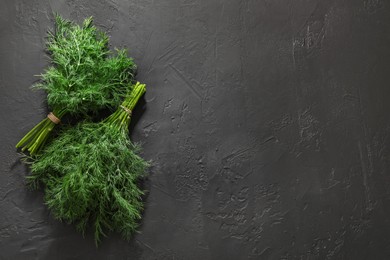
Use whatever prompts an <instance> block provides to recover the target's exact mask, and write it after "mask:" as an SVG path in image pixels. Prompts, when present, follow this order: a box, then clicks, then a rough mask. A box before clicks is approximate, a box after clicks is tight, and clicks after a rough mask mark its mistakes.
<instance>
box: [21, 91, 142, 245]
mask: <svg viewBox="0 0 390 260" xmlns="http://www.w3.org/2000/svg"><path fill="white" fill-rule="evenodd" d="M144 92H145V85H144V84H140V83H137V84H135V85H134V87H133V90H132V91H131V94H130V95H129V96H128V97H127V98H126V99H125V100H124V102H123V103H122V106H121V107H120V108H118V109H117V110H116V112H114V113H113V114H112V115H111V116H109V117H108V118H106V119H105V120H103V121H101V122H99V123H89V122H83V123H79V124H78V125H76V126H75V127H73V128H70V129H68V130H65V131H63V132H62V133H61V134H60V136H59V137H58V138H56V139H54V140H53V142H51V143H50V144H49V145H48V146H47V147H46V148H45V150H44V152H43V153H42V154H40V155H39V156H38V157H37V158H36V159H35V160H34V161H33V162H32V164H31V171H32V174H31V175H30V176H28V182H29V184H30V185H31V186H32V187H33V188H37V187H38V186H40V184H43V186H44V189H45V197H44V199H45V202H46V204H47V205H48V207H49V208H50V209H51V211H52V213H53V215H54V216H55V218H57V219H59V220H61V221H65V222H67V223H74V224H76V227H77V229H78V230H79V231H81V232H82V233H83V234H84V232H85V231H86V229H87V226H88V224H91V225H92V226H93V231H94V237H95V242H96V245H98V243H99V242H100V240H101V237H102V235H103V236H105V232H106V231H107V230H108V231H116V232H119V233H121V234H122V235H123V236H124V237H125V238H129V237H130V235H131V234H132V233H133V232H134V231H135V230H136V228H137V223H138V221H139V219H140V218H141V211H142V207H143V204H142V200H141V196H142V195H143V191H142V190H141V189H140V188H139V187H138V186H137V182H138V181H139V179H140V178H141V177H142V176H144V173H145V170H146V168H147V166H148V163H147V162H146V161H145V160H144V159H142V158H141V157H140V156H139V155H138V152H139V147H138V146H137V145H135V144H133V143H132V142H131V141H130V139H129V137H128V125H129V123H130V115H129V112H130V111H131V110H132V109H133V108H134V107H135V105H136V103H137V101H138V100H139V98H140V97H141V96H142V95H143V94H144Z"/></svg>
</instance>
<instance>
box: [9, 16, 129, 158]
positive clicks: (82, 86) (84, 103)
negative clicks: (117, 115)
mask: <svg viewBox="0 0 390 260" xmlns="http://www.w3.org/2000/svg"><path fill="white" fill-rule="evenodd" d="M55 19H56V29H55V33H50V32H49V36H48V43H47V48H48V51H49V52H50V54H51V58H52V63H53V66H51V67H49V68H48V69H47V70H46V71H45V73H44V74H42V75H41V78H42V82H41V83H39V84H36V85H35V86H33V88H35V89H43V90H45V91H46V92H47V103H48V105H49V107H50V108H51V109H52V112H53V114H54V115H55V116H56V117H57V118H59V119H61V118H62V117H63V116H64V115H66V114H70V115H73V116H75V115H78V116H84V117H85V116H87V115H88V114H89V113H94V112H95V113H96V111H98V110H101V109H103V108H106V107H117V106H118V104H120V102H121V100H122V98H123V96H124V95H125V93H126V91H127V88H128V86H129V85H132V84H133V83H134V74H135V70H136V65H135V64H134V62H133V60H132V59H131V58H128V57H127V54H126V51H125V50H116V52H115V53H111V52H110V51H109V50H108V47H107V44H108V37H107V35H106V34H105V33H103V32H101V31H99V30H97V29H96V27H95V26H93V25H92V18H87V19H85V20H84V22H83V24H82V26H79V25H77V24H74V23H73V22H70V21H67V20H64V19H62V18H61V17H60V16H58V15H56V17H55ZM55 125H56V124H55V123H54V122H52V121H51V120H50V119H49V118H46V119H44V120H42V121H41V122H40V123H39V124H38V125H36V126H35V127H34V128H33V129H32V130H31V131H30V132H28V133H27V134H26V135H25V136H24V137H23V138H22V139H21V140H20V142H19V143H18V144H17V145H16V147H17V148H22V151H25V150H28V151H29V152H30V154H31V155H36V154H37V153H38V152H39V150H40V149H41V148H43V146H44V144H45V143H46V141H47V139H48V137H49V135H50V133H51V132H52V130H53V128H54V127H55Z"/></svg>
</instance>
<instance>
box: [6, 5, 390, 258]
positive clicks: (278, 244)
mask: <svg viewBox="0 0 390 260" xmlns="http://www.w3.org/2000/svg"><path fill="white" fill-rule="evenodd" d="M53 11H57V12H60V13H61V14H62V15H63V16H64V17H66V18H70V19H76V20H77V21H82V20H83V19H84V18H85V17H86V16H90V15H93V16H95V18H96V19H95V20H96V24H97V25H98V26H101V27H102V28H104V29H105V30H107V31H108V33H109V34H110V35H111V43H112V45H113V46H123V47H127V48H129V49H130V53H131V55H132V56H133V57H134V58H135V61H136V63H137V64H138V65H139V74H138V79H139V80H140V81H142V82H145V83H146V84H147V86H148V92H147V94H146V97H145V103H144V107H143V109H140V108H139V109H138V110H137V111H136V112H135V114H136V115H135V116H136V119H137V120H135V121H136V122H133V123H134V124H133V126H132V132H133V134H132V138H133V140H135V141H142V142H143V143H144V144H143V147H144V156H145V158H147V159H153V161H154V162H153V167H152V169H151V172H150V178H149V180H148V181H147V182H146V183H145V188H146V189H148V190H149V195H148V197H147V199H146V210H145V212H144V218H143V222H142V226H141V228H140V230H139V231H140V234H137V235H136V236H135V237H134V238H133V239H132V240H131V241H130V242H125V241H123V240H121V239H120V237H119V236H116V235H110V238H109V239H105V240H104V241H103V243H102V246H101V247H100V248H99V249H96V248H95V246H94V243H93V238H92V235H91V234H88V236H87V237H86V239H83V238H82V237H81V236H80V234H79V233H76V231H75V229H74V227H73V226H68V225H65V224H61V223H58V222H57V221H55V220H53V218H52V217H51V216H50V213H49V212H48V210H47V208H46V207H45V206H44V205H43V203H42V194H41V193H40V192H29V191H28V190H27V189H26V187H25V185H24V182H25V180H24V177H25V175H26V174H28V169H26V168H25V167H24V166H23V165H21V164H20V163H19V162H18V155H17V153H16V151H15V149H14V145H15V144H16V142H17V141H18V140H19V139H20V138H21V137H22V136H23V135H24V134H25V133H26V131H28V130H29V129H30V128H31V127H32V126H33V125H35V124H36V123H37V122H39V121H40V120H41V119H42V118H43V117H44V116H45V115H46V113H47V108H46V105H45V104H44V103H43V101H44V94H43V93H41V92H31V91H30V89H29V86H30V85H32V83H33V82H34V81H35V80H36V78H34V76H33V75H34V74H39V73H41V72H42V70H43V68H44V67H45V66H46V65H47V60H46V58H45V57H44V53H43V48H44V38H43V37H45V35H46V29H47V28H48V26H53V16H52V12H53ZM0 32H1V36H0V91H1V92H0V106H1V107H0V120H1V121H0V122H1V131H0V133H1V136H2V137H1V149H0V158H1V159H2V160H1V162H0V169H1V175H0V255H1V259H327V258H332V259H389V258H390V246H389V245H390V244H389V241H390V222H389V221H390V217H389V214H390V172H389V164H390V136H389V133H390V117H389V111H390V102H389V98H390V87H389V82H390V73H389V67H390V47H389V46H390V4H389V3H388V2H387V1H385V0H342V1H336V0H298V1H293V0H273V1H270V0H241V1H239V0H231V1H223V0H219V1H217V0H191V1H190V0H169V1H168V0H159V1H152V0H144V1H140V0H130V1H128V0H126V1H125V0H82V1H74V0H67V1H49V0H24V1H22V0H2V1H1V2H0Z"/></svg>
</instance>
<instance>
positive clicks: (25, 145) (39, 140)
mask: <svg viewBox="0 0 390 260" xmlns="http://www.w3.org/2000/svg"><path fill="white" fill-rule="evenodd" d="M53 113H54V115H56V117H57V118H58V119H60V120H61V118H62V117H63V116H64V114H65V111H64V110H54V111H53ZM55 126H56V123H54V122H53V121H51V120H50V119H49V118H45V119H43V120H42V121H41V122H40V123H38V124H37V125H36V126H35V127H34V128H33V129H31V130H30V131H29V132H28V133H27V134H26V135H25V136H24V137H23V138H22V139H21V140H20V141H19V142H18V143H17V144H16V148H22V149H21V150H22V152H24V151H25V150H28V151H29V152H30V154H31V155H36V154H37V153H38V151H39V150H40V149H41V148H42V146H43V145H44V144H45V143H46V141H47V139H48V138H49V136H50V134H51V132H52V131H53V129H54V127H55Z"/></svg>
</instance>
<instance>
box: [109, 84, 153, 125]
mask: <svg viewBox="0 0 390 260" xmlns="http://www.w3.org/2000/svg"><path fill="white" fill-rule="evenodd" d="M145 92H146V88H145V84H141V83H139V82H137V83H136V84H135V85H134V87H133V90H132V91H131V94H130V95H129V96H128V97H127V98H126V99H125V100H124V101H123V103H122V105H121V106H120V107H119V108H118V109H117V110H116V111H115V112H114V113H113V114H111V115H110V116H109V117H107V118H106V119H105V120H103V123H105V124H108V125H111V126H113V127H118V129H120V130H121V131H126V132H128V127H129V124H130V120H131V114H132V111H133V109H134V107H135V105H136V104H137V102H138V100H139V99H140V98H141V97H142V95H143V94H144V93H145Z"/></svg>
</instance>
